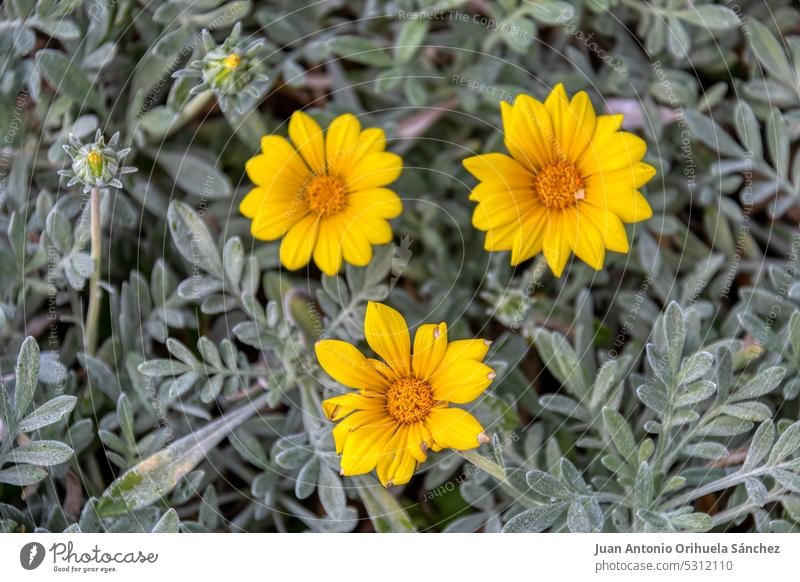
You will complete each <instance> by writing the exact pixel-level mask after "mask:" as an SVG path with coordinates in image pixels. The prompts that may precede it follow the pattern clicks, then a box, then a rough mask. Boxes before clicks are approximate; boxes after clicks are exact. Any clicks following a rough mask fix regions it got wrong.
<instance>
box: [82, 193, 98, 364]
mask: <svg viewBox="0 0 800 582" xmlns="http://www.w3.org/2000/svg"><path fill="white" fill-rule="evenodd" d="M89 222H90V231H89V234H90V238H91V245H92V246H91V253H92V277H91V279H90V280H89V307H88V309H87V311H86V325H85V326H84V351H85V352H86V353H87V354H88V355H90V356H93V355H94V354H95V352H96V351H97V326H98V321H99V319H100V304H101V303H102V301H103V292H102V290H101V289H100V263H101V260H102V257H103V238H102V237H103V231H102V229H101V228H100V189H99V188H98V187H97V186H95V187H93V188H92V190H91V192H90V194H89Z"/></svg>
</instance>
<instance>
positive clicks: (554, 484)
mask: <svg viewBox="0 0 800 582" xmlns="http://www.w3.org/2000/svg"><path fill="white" fill-rule="evenodd" d="M525 479H526V480H527V481H528V486H529V487H530V488H531V489H532V490H533V491H534V492H536V493H538V494H539V495H542V496H544V497H547V498H548V499H549V500H550V501H556V500H558V499H567V498H569V497H571V492H570V490H569V489H568V488H567V487H565V486H564V484H563V483H561V482H560V481H558V480H557V479H554V478H553V477H551V476H550V475H549V474H547V473H545V472H543V471H537V470H533V471H528V472H527V473H526V474H525Z"/></svg>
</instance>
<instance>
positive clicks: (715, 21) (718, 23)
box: [676, 4, 740, 30]
mask: <svg viewBox="0 0 800 582" xmlns="http://www.w3.org/2000/svg"><path fill="white" fill-rule="evenodd" d="M676 14H677V16H678V17H680V18H682V19H683V20H685V21H687V22H691V23H692V24H694V25H695V26H699V27H700V28H704V29H711V30H727V29H729V28H733V27H734V26H738V25H739V24H740V21H739V16H738V15H737V14H736V12H734V11H733V10H731V9H730V8H728V7H727V6H718V5H715V4H699V5H696V6H692V7H691V8H688V9H686V10H681V11H680V12H677V13H676Z"/></svg>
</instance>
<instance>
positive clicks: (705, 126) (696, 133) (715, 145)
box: [686, 109, 745, 158]
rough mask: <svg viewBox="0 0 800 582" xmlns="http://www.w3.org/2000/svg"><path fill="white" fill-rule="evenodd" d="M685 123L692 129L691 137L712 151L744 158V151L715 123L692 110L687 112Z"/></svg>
mask: <svg viewBox="0 0 800 582" xmlns="http://www.w3.org/2000/svg"><path fill="white" fill-rule="evenodd" d="M686 113H687V115H686V118H687V122H688V124H689V127H691V128H692V137H693V138H695V139H697V140H698V141H700V142H701V143H703V144H704V145H705V146H707V147H708V148H710V149H711V150H712V151H715V152H716V151H718V152H719V153H720V154H722V155H725V156H731V157H734V158H741V157H744V154H745V152H744V150H742V148H741V146H740V145H739V144H738V143H736V140H734V139H733V138H732V137H731V136H730V135H728V132H726V131H725V130H724V129H722V128H721V127H720V126H719V125H718V124H717V122H716V121H714V120H713V119H711V118H710V117H708V116H706V115H704V114H702V113H700V112H698V111H694V110H691V109H690V110H687V112H686Z"/></svg>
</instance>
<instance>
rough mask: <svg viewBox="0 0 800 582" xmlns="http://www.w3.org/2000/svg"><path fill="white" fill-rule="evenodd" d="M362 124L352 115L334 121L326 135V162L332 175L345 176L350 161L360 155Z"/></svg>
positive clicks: (345, 115) (346, 114)
mask: <svg viewBox="0 0 800 582" xmlns="http://www.w3.org/2000/svg"><path fill="white" fill-rule="evenodd" d="M360 136H361V123H359V121H358V118H357V117H356V116H355V115H353V114H352V113H345V114H344V115H340V116H339V117H337V118H336V119H334V120H333V121H332V122H331V124H330V125H329V126H328V132H327V133H326V134H325V161H326V162H327V171H328V173H329V174H331V175H344V172H345V171H346V170H347V168H348V167H349V164H350V161H351V159H352V158H353V156H355V155H356V154H357V153H358V143H359V137H360Z"/></svg>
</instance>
